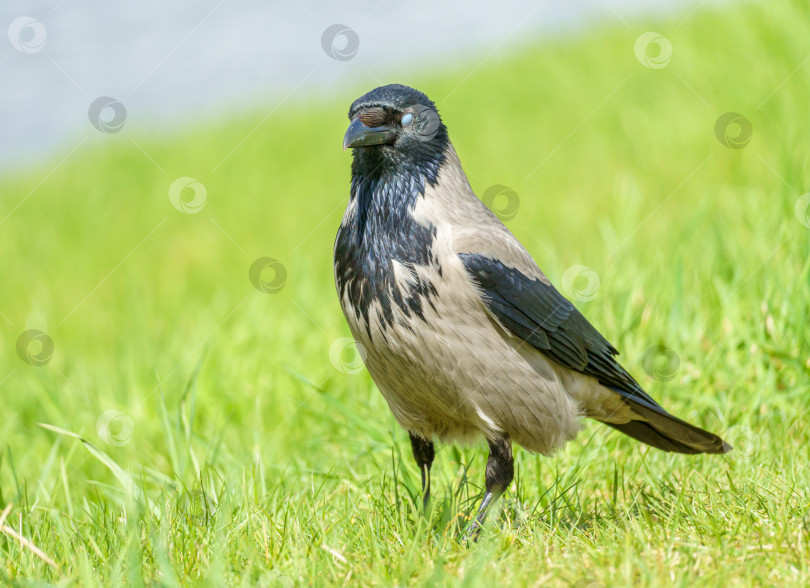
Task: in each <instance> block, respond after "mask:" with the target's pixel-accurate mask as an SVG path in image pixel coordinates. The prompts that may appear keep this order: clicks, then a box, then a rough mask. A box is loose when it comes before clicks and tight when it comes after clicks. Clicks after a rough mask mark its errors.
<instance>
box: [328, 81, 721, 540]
mask: <svg viewBox="0 0 810 588" xmlns="http://www.w3.org/2000/svg"><path fill="white" fill-rule="evenodd" d="M349 119H350V121H351V123H350V125H349V128H348V130H347V131H346V135H345V137H344V139H343V148H344V149H346V148H347V147H348V148H351V149H352V150H353V151H352V155H353V159H352V181H351V194H350V196H349V202H348V206H347V207H346V212H345V214H344V216H343V220H342V222H341V224H340V228H339V230H338V233H337V239H336V241H335V249H334V270H335V283H336V286H337V291H338V296H339V297H340V303H341V306H342V307H343V312H344V314H345V315H346V320H347V321H348V323H349V327H350V329H351V331H352V334H353V335H354V338H355V340H356V341H357V344H358V348H359V351H360V354H361V356H362V357H363V358H364V361H365V364H366V367H367V368H368V371H369V372H370V374H371V377H372V378H373V379H374V382H375V383H376V384H377V386H378V387H379V389H380V391H381V392H382V394H383V396H384V397H385V399H386V401H387V402H388V406H389V407H390V409H391V411H392V412H393V414H394V417H395V418H396V420H397V422H399V424H400V425H401V426H402V427H403V428H404V429H405V430H407V431H408V434H409V435H410V439H411V447H412V450H413V456H414V458H415V459H416V462H417V464H418V466H419V468H420V470H421V473H422V491H423V496H424V501H425V505H426V504H427V501H428V498H429V495H430V467H431V465H432V463H433V457H434V445H433V444H434V441H435V440H441V441H448V442H449V441H458V442H464V441H472V440H476V439H480V438H481V437H483V438H484V439H486V441H487V443H488V444H489V460H488V461H487V467H486V487H485V488H486V492H485V494H484V499H483V502H482V504H481V507H480V509H479V511H478V514H477V516H476V518H475V520H474V521H473V523H472V525H471V528H470V532H476V531H477V530H478V529H479V528H480V525H481V524H482V523H483V521H484V517H485V516H486V512H487V508H488V506H489V505H490V504H491V503H493V502H494V501H495V500H497V499H498V497H499V496H500V495H501V494H502V493H503V492H504V490H505V489H506V488H507V487H508V486H509V484H510V483H511V482H512V478H513V459H512V443H513V442H515V443H517V444H519V445H521V446H522V447H524V448H525V449H527V450H529V451H532V452H538V453H542V454H544V455H549V454H551V453H552V452H554V451H555V450H556V449H558V448H559V447H561V446H562V445H564V444H565V442H566V441H569V440H571V439H573V438H574V437H575V436H576V434H577V432H578V431H579V430H580V428H581V423H580V417H582V416H587V417H591V418H593V419H596V420H598V421H600V422H602V423H605V424H606V425H608V426H610V427H613V428H614V429H618V430H619V431H621V432H622V433H625V434H626V435H629V436H631V437H633V438H635V439H637V440H639V441H642V442H644V443H647V444H648V445H652V446H653V447H656V448H658V449H662V450H664V451H674V452H678V453H689V454H695V453H725V452H727V451H729V450H730V449H731V447H730V446H729V445H728V444H727V443H725V442H724V441H723V440H722V439H720V438H719V437H718V436H716V435H713V434H712V433H709V432H707V431H704V430H703V429H700V428H698V427H696V426H694V425H691V424H689V423H687V422H685V421H683V420H681V419H679V418H677V417H675V416H673V415H671V414H669V413H668V412H667V411H666V410H664V409H663V408H662V407H661V406H660V405H659V404H658V403H657V402H656V401H655V400H653V399H652V398H651V397H650V396H649V395H648V394H647V393H646V392H644V390H643V389H642V388H641V386H640V385H639V384H638V382H636V381H635V380H634V379H633V377H632V376H631V375H630V374H628V373H627V372H626V371H625V370H624V368H622V366H621V365H619V362H618V361H616V358H615V356H616V355H618V351H617V350H616V348H614V347H613V345H611V344H610V343H609V342H608V341H607V340H606V339H605V338H604V337H603V336H602V335H601V334H600V333H599V332H598V331H597V330H596V329H595V328H594V327H593V326H592V325H591V324H590V323H589V322H588V321H587V320H586V319H585V317H584V316H582V314H580V312H579V311H578V310H577V309H576V308H575V307H574V305H573V304H571V302H569V301H568V300H567V299H566V298H565V297H563V296H562V295H561V294H560V293H559V292H558V291H557V290H556V289H555V288H554V286H552V285H551V282H549V280H548V278H546V276H545V275H544V274H543V272H542V271H540V269H539V268H538V267H537V264H536V263H535V262H534V260H533V259H532V257H531V255H529V253H528V251H527V250H526V249H525V248H524V247H523V245H521V243H520V242H519V241H518V240H517V239H516V238H515V236H514V235H513V234H512V233H511V232H510V231H509V229H507V228H506V227H505V226H504V225H503V223H501V221H500V220H499V219H498V218H497V217H496V216H495V215H494V214H493V213H492V211H490V210H489V209H488V208H487V207H486V206H485V205H484V204H483V203H482V202H481V201H480V200H479V199H478V198H477V197H476V195H475V194H474V193H473V191H472V188H471V187H470V183H469V181H468V180H467V177H466V175H465V174H464V171H463V170H462V168H461V164H460V162H459V159H458V156H457V155H456V151H455V149H454V148H453V145H452V143H450V139H449V137H448V134H447V128H446V127H445V125H444V124H443V123H442V120H441V117H440V116H439V113H438V111H437V110H436V106H435V104H434V103H433V102H432V101H431V100H430V99H428V97H427V96H425V95H424V94H423V93H422V92H419V91H417V90H414V89H413V88H409V87H407V86H402V85H399V84H393V85H388V86H382V87H379V88H376V89H375V90H372V91H371V92H369V93H367V94H365V95H364V96H361V97H360V98H358V99H357V100H355V101H354V103H353V104H352V105H351V108H350V109H349Z"/></svg>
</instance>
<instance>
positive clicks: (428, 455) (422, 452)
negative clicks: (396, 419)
mask: <svg viewBox="0 0 810 588" xmlns="http://www.w3.org/2000/svg"><path fill="white" fill-rule="evenodd" d="M408 435H410V437H411V449H412V450H413V458H414V459H415V460H416V465H418V466H419V470H420V471H421V472H422V508H423V509H424V510H427V505H428V500H429V499H430V466H431V465H433V458H434V457H435V456H436V452H435V451H434V449H433V441H426V440H425V439H422V438H421V437H417V436H416V435H414V434H413V433H410V432H409V433H408Z"/></svg>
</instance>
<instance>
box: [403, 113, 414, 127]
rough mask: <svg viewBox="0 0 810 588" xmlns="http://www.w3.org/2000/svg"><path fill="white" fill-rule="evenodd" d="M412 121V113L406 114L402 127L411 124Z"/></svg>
mask: <svg viewBox="0 0 810 588" xmlns="http://www.w3.org/2000/svg"><path fill="white" fill-rule="evenodd" d="M412 120H413V115H412V114H411V113H410V112H406V113H405V114H403V115H402V126H403V127H404V126H405V125H409V124H411V121H412Z"/></svg>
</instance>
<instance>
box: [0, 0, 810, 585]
mask: <svg viewBox="0 0 810 588" xmlns="http://www.w3.org/2000/svg"><path fill="white" fill-rule="evenodd" d="M686 16H687V15H686V14H683V15H679V16H676V17H674V18H673V19H672V20H668V21H652V22H632V23H631V25H630V26H629V27H628V28H625V27H624V26H622V25H621V24H620V23H617V24H616V27H615V28H613V27H612V26H611V27H609V28H603V29H598V30H591V31H586V32H583V33H580V34H578V35H577V36H574V37H571V38H567V39H565V40H558V41H554V42H548V43H546V44H539V45H537V46H536V47H534V48H533V49H530V50H523V51H522V52H521V53H520V54H519V55H514V54H513V55H511V56H510V55H507V54H502V53H496V54H495V56H493V57H491V58H490V59H489V60H487V61H486V62H485V63H484V64H483V65H482V66H481V67H480V68H479V69H477V70H476V67H478V64H479V62H480V60H481V59H482V58H483V57H484V56H483V55H481V56H477V57H471V58H470V61H469V63H466V64H462V65H460V66H453V69H452V70H451V71H443V70H433V71H424V72H421V73H420V72H414V74H413V76H412V77H398V78H396V79H387V78H385V77H384V72H375V73H376V75H378V76H382V77H383V78H384V81H386V82H392V81H399V82H402V83H408V84H411V85H414V86H417V87H419V88H420V89H423V90H424V91H426V92H427V93H428V94H429V95H430V96H431V97H432V98H433V99H434V100H436V102H437V103H438V105H439V108H440V111H441V113H442V115H443V117H444V119H445V122H446V123H447V125H448V127H449V129H450V134H451V138H452V139H453V141H454V144H455V146H456V148H457V150H458V152H459V154H460V156H461V158H462V162H463V163H464V165H465V168H466V169H467V171H468V173H469V175H470V179H471V182H472V184H473V187H474V188H475V189H476V190H477V191H478V193H479V195H480V194H483V193H484V192H485V191H486V190H487V188H489V187H490V186H492V185H495V184H501V185H505V186H508V187H510V188H511V189H512V190H514V192H515V193H516V194H517V197H518V199H519V208H518V210H517V214H516V215H515V216H514V218H512V219H511V220H509V221H508V223H507V224H508V225H509V227H510V228H511V229H512V230H513V231H514V232H515V233H516V234H517V236H518V237H519V238H520V239H521V240H522V241H523V242H524V243H525V244H526V245H527V247H528V248H529V250H530V251H531V252H532V253H533V254H534V255H535V258H536V259H537V261H538V263H539V264H540V266H541V267H542V268H544V270H545V271H546V273H547V274H548V275H549V276H550V278H551V279H552V281H553V282H555V283H556V284H557V285H558V286H561V285H562V282H563V275H564V274H565V272H566V270H568V269H569V268H571V267H573V266H577V265H582V266H587V267H588V268H591V269H592V270H593V271H594V272H595V274H596V275H597V276H598V279H599V287H598V291H596V295H595V297H593V299H591V300H589V301H587V302H580V303H578V304H579V306H580V308H581V309H582V310H583V312H585V314H586V315H587V316H588V317H589V318H590V319H591V321H592V322H593V323H594V324H595V325H596V326H597V327H598V328H599V329H600V330H601V331H602V332H603V333H604V334H605V335H606V336H607V337H608V338H609V339H610V340H611V341H612V342H613V343H614V344H615V345H616V346H617V347H618V348H619V349H620V350H621V351H622V358H623V361H624V363H625V365H626V367H627V368H628V369H630V370H631V371H632V372H633V373H634V374H636V375H637V377H638V378H639V380H640V382H641V383H642V384H643V385H644V386H646V387H647V388H648V390H649V391H650V393H651V394H652V395H653V396H655V397H656V398H658V399H659V400H660V401H661V402H662V403H663V404H664V406H666V407H667V408H668V409H670V410H671V411H673V412H674V413H676V414H678V415H681V416H683V417H685V418H688V419H690V420H692V421H694V422H695V423H697V424H700V425H702V426H705V427H706V428H708V429H710V430H712V431H715V432H717V433H720V434H722V435H723V436H724V437H725V438H726V439H727V440H728V441H729V442H730V443H731V444H732V445H734V446H735V447H736V448H737V451H736V452H734V453H732V454H729V455H727V456H698V457H688V456H681V455H672V454H667V453H663V452H659V451H656V450H654V449H651V448H648V447H646V446H643V445H641V444H639V443H637V442H635V441H633V440H631V439H629V438H625V437H622V436H620V434H618V433H616V432H614V431H612V430H610V429H608V428H606V427H604V426H602V425H599V424H598V423H593V422H591V423H588V424H587V426H586V428H585V430H584V431H583V432H582V433H581V434H580V436H579V437H578V438H577V439H576V441H574V442H572V443H570V444H569V445H568V446H567V447H566V448H565V449H564V450H563V451H561V452H560V453H559V454H558V455H557V456H556V457H554V458H551V459H549V458H544V457H540V456H534V455H531V454H528V453H526V452H522V451H518V452H517V457H516V464H517V478H516V483H515V484H514V485H513V487H512V489H511V490H510V492H509V493H508V494H507V495H506V499H505V500H504V504H505V507H504V508H503V510H502V512H501V514H500V516H495V517H493V518H492V525H491V527H490V528H489V529H488V530H487V531H486V532H485V533H484V535H483V536H482V539H481V540H480V541H479V542H478V543H477V544H475V545H472V546H468V545H465V544H463V543H460V542H459V541H458V540H457V534H458V529H459V525H463V524H464V523H465V522H466V517H467V516H469V513H470V511H471V510H473V509H474V508H475V506H476V501H477V500H478V498H479V494H480V491H481V484H482V483H483V478H484V466H485V459H486V451H485V449H484V448H483V447H470V448H458V447H453V446H441V447H440V450H439V453H438V456H437V460H436V465H435V467H434V496H435V499H436V500H435V504H434V510H433V511H432V513H430V516H429V518H428V519H423V518H421V516H420V513H419V508H418V506H417V505H418V504H419V475H418V471H417V470H416V467H415V465H414V464H413V463H412V459H411V456H410V447H409V444H408V441H407V435H406V434H405V433H404V432H403V431H402V430H400V429H399V428H398V426H397V425H396V423H395V422H394V420H393V417H392V416H391V415H390V414H389V411H388V408H387V406H386V404H385V402H384V401H383V399H382V397H381V396H380V394H379V392H378V391H377V390H376V388H375V387H374V384H373V383H372V381H371V379H370V378H369V376H368V374H367V373H366V372H365V370H362V369H359V366H358V364H357V362H356V358H355V357H354V356H353V354H352V350H351V348H345V347H346V341H345V338H346V337H348V336H349V331H348V329H347V327H346V325H345V323H344V320H343V317H342V314H341V311H340V308H339V306H338V303H337V298H336V295H335V293H334V287H333V282H332V266H331V254H332V244H333V239H334V234H335V231H336V229H337V225H338V223H339V219H340V216H341V214H342V211H343V207H344V204H345V200H346V198H347V195H348V181H349V159H350V156H349V154H348V153H343V152H342V151H341V150H340V141H341V138H342V135H343V132H344V130H345V127H346V125H347V119H346V111H347V109H348V105H349V103H350V102H351V100H352V99H353V98H355V97H356V96H358V95H360V94H362V93H364V92H365V91H367V90H369V89H371V87H373V86H374V85H375V83H374V82H373V81H371V79H370V78H369V80H368V81H367V82H366V83H364V84H362V85H360V84H358V85H357V86H356V87H347V88H346V90H345V92H344V93H343V94H342V95H340V96H333V97H323V98H316V97H302V96H296V97H294V99H291V100H288V101H287V102H286V103H285V105H284V106H283V107H282V108H281V109H279V110H278V111H277V112H276V113H275V114H274V115H273V116H271V117H269V118H268V119H267V120H266V121H265V122H263V123H261V122H260V121H262V120H263V119H264V118H265V116H266V115H267V113H268V112H269V111H270V110H271V109H272V108H273V107H274V106H275V104H268V108H267V110H266V111H257V112H254V113H252V114H250V115H244V116H242V117H241V118H231V119H228V120H223V121H221V122H220V123H218V124H216V123H215V124H212V123H210V122H209V123H205V124H201V125H195V126H193V128H189V129H187V130H185V131H183V132H181V133H147V132H145V131H141V130H140V128H141V127H139V126H138V124H137V121H135V120H132V119H131V120H130V121H128V123H127V126H126V127H125V129H124V130H123V131H122V132H121V133H118V134H111V135H104V134H101V133H98V132H97V131H95V129H92V128H90V127H88V132H87V138H86V139H85V140H84V142H82V143H81V144H80V145H79V146H78V147H77V148H75V150H74V151H72V149H74V147H75V146H76V145H77V144H79V142H80V141H81V140H82V137H81V136H79V137H75V140H74V141H70V142H68V144H66V145H65V148H64V150H63V152H62V154H61V155H59V156H57V157H56V158H55V159H54V160H53V161H49V162H47V163H44V164H43V165H42V166H41V167H39V168H36V169H32V170H27V171H19V172H16V173H13V174H12V173H10V172H7V173H6V175H5V179H3V180H2V181H0V219H3V218H5V220H3V221H2V224H0V251H2V269H3V284H2V286H1V287H0V312H1V313H2V316H0V327H2V334H3V336H2V338H0V382H2V383H0V394H2V396H0V398H2V409H3V411H2V414H3V418H2V419H0V445H1V446H2V462H0V510H2V508H3V507H4V506H5V505H6V504H13V506H12V508H11V510H10V511H9V513H8V515H7V518H6V520H5V523H4V524H5V525H7V527H8V528H10V529H11V531H13V533H16V534H18V535H20V536H22V537H23V538H25V539H27V540H28V541H30V543H31V544H32V545H34V546H36V547H37V548H38V549H39V550H41V553H40V554H37V553H35V552H34V551H33V550H32V549H30V548H29V547H27V546H25V545H24V544H23V543H22V542H21V541H20V540H19V539H18V538H16V537H14V536H13V534H12V533H11V532H10V531H8V529H6V532H5V533H4V534H3V535H2V538H1V539H0V557H2V566H0V574H2V582H18V583H20V584H25V583H26V582H27V581H28V580H33V579H41V580H44V581H48V582H57V583H60V584H64V585H71V584H72V585H93V584H113V585H117V584H121V583H125V582H130V583H132V584H135V585H138V584H140V583H142V582H143V583H147V584H162V585H174V584H177V583H196V582H200V583H204V584H210V585H222V584H227V585H245V586H252V585H256V584H259V585H262V586H272V585H280V586H290V585H297V584H341V583H346V584H348V585H366V584H374V585H393V584H399V585H406V584H407V585H412V584H431V585H433V584H439V585H454V584H457V583H466V584H468V585H479V584H480V585H493V583H495V582H498V583H513V584H518V585H525V584H529V585H539V584H546V583H548V582H552V583H555V584H574V583H577V582H580V584H579V585H589V583H590V582H598V583H601V584H604V585H605V586H614V585H630V584H646V585H667V586H668V585H681V586H687V585H688V586H692V585H696V584H697V585H701V584H702V585H714V584H723V585H749V584H763V583H764V584H774V585H785V584H793V585H801V584H807V583H808V581H810V573H809V572H808V562H809V561H810V548H808V543H809V542H810V537H809V536H808V523H809V522H810V521H808V519H807V508H808V503H809V501H810V491H808V488H809V487H810V473H809V472H808V467H807V465H808V462H809V461H810V455H809V453H810V451H808V447H810V432H808V428H807V426H806V424H807V414H808V409H809V408H810V385H808V374H809V373H810V351H808V349H810V348H809V347H808V342H809V341H810V331H809V330H808V327H807V325H808V321H809V320H810V295H808V292H809V291H810V290H808V288H809V287H810V283H809V282H810V280H809V279H808V278H809V277H810V261H808V258H809V257H810V256H809V255H808V253H809V252H810V228H808V227H807V226H806V225H810V221H808V220H807V219H808V217H807V216H806V212H805V207H804V206H803V205H802V203H805V204H806V201H807V200H806V199H805V200H801V201H799V205H798V206H797V201H798V200H799V198H800V197H801V196H802V194H804V193H805V192H807V191H808V190H810V189H809V188H808V171H807V168H808V147H810V140H809V139H808V132H807V129H808V123H810V120H808V114H807V113H808V110H807V104H808V96H810V78H809V77H808V76H810V73H808V72H810V69H808V68H810V65H808V64H806V63H805V61H804V60H806V58H807V56H808V54H810V37H808V36H807V35H806V34H805V30H804V28H806V27H804V25H805V24H806V23H807V22H808V17H810V8H808V7H807V5H806V3H803V2H799V1H796V2H762V3H757V4H754V5H742V6H737V7H731V6H729V7H728V8H726V9H725V10H724V11H721V12H716V13H711V12H705V11H699V12H697V13H696V14H695V15H694V16H692V17H691V18H689V19H687V20H686V21H685V22H683V21H684V19H685V18H686ZM803 27H804V28H803ZM647 31H657V32H658V33H660V34H661V35H663V36H664V37H666V38H667V39H668V40H669V41H670V42H671V44H672V58H671V61H670V62H669V63H668V64H667V65H666V66H665V67H663V68H660V69H653V68H646V67H644V66H643V65H642V64H641V63H640V62H639V61H638V60H637V58H636V55H635V54H634V44H635V42H636V39H637V38H638V37H639V36H640V35H641V34H642V33H645V32H647ZM652 53H654V52H652ZM471 72H472V73H471ZM468 74H471V75H470V76H469V78H467V76H468ZM465 78H467V79H466V80H465ZM726 112H737V113H740V114H741V115H743V116H744V117H745V118H746V119H747V120H748V121H750V123H751V125H752V128H753V134H752V135H751V137H750V143H748V144H747V145H746V146H745V147H743V148H740V149H734V148H729V147H726V146H724V145H723V144H721V142H720V140H718V138H717V136H716V134H715V122H716V121H717V119H718V118H719V117H720V116H721V115H722V114H724V113H726ZM257 125H258V126H257ZM738 132H739V127H737V126H734V125H731V126H730V127H729V129H728V132H727V135H728V136H729V137H731V138H732V139H733V138H734V137H736V136H737V134H738ZM721 136H723V135H721ZM144 152H145V153H144ZM146 154H148V156H147V155H146ZM63 158H64V160H63ZM184 176H188V177H192V178H196V179H197V180H198V181H199V182H200V183H201V184H202V185H203V186H204V188H205V193H206V200H205V204H204V206H203V207H202V209H201V210H199V211H198V212H197V213H196V214H184V213H183V212H181V211H179V210H177V209H176V208H175V207H174V206H173V205H172V203H171V202H170V199H169V196H168V194H169V190H170V185H171V184H172V182H174V181H175V180H176V179H177V178H179V177H184ZM190 196H191V192H190V191H188V190H187V191H186V192H185V193H184V197H185V198H190ZM497 202H498V201H496V203H497ZM800 221H803V222H804V224H802V222H800ZM260 258H271V259H273V260H277V261H278V262H280V264H282V266H283V272H281V273H279V272H274V268H273V267H269V268H268V269H266V270H265V271H264V272H263V273H261V274H259V273H258V272H257V270H256V269H254V273H253V274H252V276H253V280H251V275H250V269H251V266H252V264H254V262H255V261H256V260H257V259H260ZM268 263H269V262H268ZM265 265H266V264H265ZM257 267H258V266H257ZM274 267H275V269H278V268H279V266H278V265H276V266H274ZM259 269H260V268H259ZM283 274H285V275H283ZM569 275H571V274H569ZM257 276H258V278H257ZM588 276H591V277H592V276H593V274H588ZM260 280H263V282H262V281H260ZM252 282H256V284H258V285H259V286H260V288H257V287H256V286H255V285H254V283H252ZM576 283H577V282H575V284H576ZM262 284H264V285H262ZM580 285H581V284H580ZM262 288H263V289H265V290H272V291H271V292H261V291H260V289H262ZM31 329H36V330H38V331H42V332H44V333H46V334H47V336H48V337H49V338H50V339H51V340H52V341H53V345H54V351H53V355H52V357H51V358H50V360H49V361H46V360H47V357H44V356H43V353H44V355H47V351H48V350H47V348H46V349H44V351H43V350H42V348H41V347H40V344H41V343H42V339H40V340H39V341H31V343H30V345H29V347H28V348H27V350H28V352H29V353H30V354H32V355H31V357H32V358H33V359H31V361H32V362H33V363H37V359H36V358H37V357H43V361H42V362H41V363H44V365H41V366H34V365H29V364H28V363H25V362H24V361H23V360H22V359H21V356H20V353H19V352H18V351H19V350H18V339H19V338H20V336H21V335H22V334H23V333H24V332H27V331H29V330H31ZM46 343H47V341H46ZM653 346H662V347H661V348H657V349H658V351H663V353H664V358H665V359H668V360H672V361H671V362H670V363H669V364H666V362H665V364H666V365H662V364H661V361H659V362H658V363H653V364H652V365H650V361H651V359H654V357H653V356H654V352H649V351H648V350H649V349H650V348H651V347H653ZM662 348H663V349H662ZM651 353H652V354H653V355H651ZM645 354H646V357H647V358H648V361H647V365H646V368H647V369H645ZM23 355H25V354H23ZM659 360H660V358H659ZM111 411H112V412H111ZM43 425H47V427H45V426H43ZM68 433H72V434H75V435H78V436H80V439H79V438H76V437H75V436H71V435H70V434H68ZM48 559H50V560H52V563H53V565H50V564H49V563H48V562H47V561H46V560H48ZM26 585H27V584H26Z"/></svg>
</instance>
